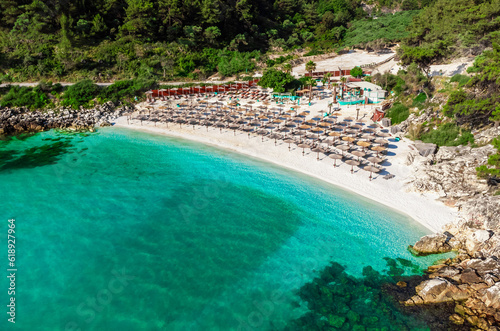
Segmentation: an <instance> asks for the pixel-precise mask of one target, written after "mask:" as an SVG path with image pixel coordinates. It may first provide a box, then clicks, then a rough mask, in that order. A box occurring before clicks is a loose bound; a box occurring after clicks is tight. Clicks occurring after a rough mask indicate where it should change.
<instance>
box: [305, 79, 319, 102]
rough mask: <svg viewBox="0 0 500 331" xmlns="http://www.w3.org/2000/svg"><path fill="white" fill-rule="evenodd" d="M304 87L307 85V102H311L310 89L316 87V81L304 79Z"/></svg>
mask: <svg viewBox="0 0 500 331" xmlns="http://www.w3.org/2000/svg"><path fill="white" fill-rule="evenodd" d="M304 85H309V102H311V99H312V87H313V86H315V85H316V80H314V79H313V78H312V77H306V79H305V80H304Z"/></svg>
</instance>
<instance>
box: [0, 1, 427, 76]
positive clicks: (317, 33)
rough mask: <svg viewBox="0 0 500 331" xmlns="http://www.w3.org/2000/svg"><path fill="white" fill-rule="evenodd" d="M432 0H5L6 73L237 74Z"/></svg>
mask: <svg viewBox="0 0 500 331" xmlns="http://www.w3.org/2000/svg"><path fill="white" fill-rule="evenodd" d="M432 2H433V1H432V0H422V1H416V0H403V1H396V0H380V1H367V2H366V3H362V1H361V0H313V1H306V0H276V1H274V2H272V1H265V0H225V1H222V0H183V1H180V0H159V1H148V0H95V1H61V0H34V1H31V0H28V1H27V0H20V1H13V0H1V1H0V13H1V14H0V70H1V72H0V79H1V80H3V81H23V80H31V79H41V78H51V79H61V78H66V79H69V80H78V79H81V78H91V79H93V80H101V81H105V80H109V79H112V78H113V79H116V78H132V77H136V76H138V75H141V76H146V77H148V78H157V79H165V80H166V79H171V78H173V77H176V78H178V77H188V78H194V79H196V78H204V77H207V76H208V75H210V74H212V73H214V72H217V71H218V72H220V73H221V74H222V75H233V74H236V73H244V72H248V71H251V70H253V69H254V67H255V65H256V63H264V62H265V61H264V60H266V58H265V54H266V52H268V51H270V50H273V51H288V50H291V49H295V48H304V47H306V48H308V49H309V50H312V52H313V53H314V52H316V53H318V52H321V51H324V50H331V49H334V48H338V47H342V46H343V45H345V38H346V33H348V31H349V28H350V26H351V25H352V23H353V22H356V21H358V20H361V19H364V18H366V16H367V13H366V12H365V11H364V10H363V8H365V7H366V6H369V7H370V12H371V13H373V14H375V15H376V14H377V13H379V11H378V10H379V9H381V8H393V9H397V10H416V9H419V8H420V7H425V6H428V5H430V4H431V3H432ZM362 5H363V6H364V7H363V6H362ZM389 20H390V17H389ZM365 21H366V20H365ZM409 22H410V20H409V19H407V20H406V21H405V22H404V23H403V25H402V26H400V27H402V28H403V30H404V27H405V26H406V25H407V24H409ZM354 26H355V27H356V26H359V24H358V25H354ZM369 38H379V36H377V35H374V36H372V37H369ZM386 39H387V38H386ZM388 40H390V38H389V39H387V41H388ZM368 41H371V40H368ZM361 42H362V43H366V42H367V40H366V38H365V39H363V40H361ZM347 44H349V45H353V44H356V42H355V41H352V42H348V43H347Z"/></svg>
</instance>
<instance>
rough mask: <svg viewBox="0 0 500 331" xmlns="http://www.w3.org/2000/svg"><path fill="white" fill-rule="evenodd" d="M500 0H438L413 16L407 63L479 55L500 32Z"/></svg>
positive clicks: (405, 44) (404, 45) (405, 50)
mask: <svg viewBox="0 0 500 331" xmlns="http://www.w3.org/2000/svg"><path fill="white" fill-rule="evenodd" d="M499 28H500V0H475V1H470V0H437V1H436V3H434V4H433V5H432V6H430V7H428V8H425V9H423V10H422V11H421V13H420V14H419V15H417V16H415V18H414V19H413V22H412V23H411V25H410V26H409V28H408V30H409V31H408V33H409V35H408V37H407V38H405V39H404V41H403V43H402V47H401V55H402V56H401V59H402V61H403V63H404V64H410V63H412V62H415V61H416V62H420V63H421V64H423V65H424V66H425V65H427V64H429V63H431V62H435V61H439V60H442V59H447V58H450V57H459V56H464V55H479V54H481V52H482V51H483V50H484V49H486V48H487V47H491V46H492V40H493V39H495V38H497V37H498V36H499V33H500V31H499Z"/></svg>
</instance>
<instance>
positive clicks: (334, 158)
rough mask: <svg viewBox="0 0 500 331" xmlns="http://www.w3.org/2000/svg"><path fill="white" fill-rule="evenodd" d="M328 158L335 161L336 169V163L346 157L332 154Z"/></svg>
mask: <svg viewBox="0 0 500 331" xmlns="http://www.w3.org/2000/svg"><path fill="white" fill-rule="evenodd" d="M328 157H329V158H330V159H333V167H334V168H335V167H336V162H337V160H342V158H343V157H344V156H343V155H340V154H330V155H328Z"/></svg>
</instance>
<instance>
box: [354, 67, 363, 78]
mask: <svg viewBox="0 0 500 331" xmlns="http://www.w3.org/2000/svg"><path fill="white" fill-rule="evenodd" d="M351 76H352V77H356V78H359V77H361V76H363V69H361V67H354V68H352V69H351Z"/></svg>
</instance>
